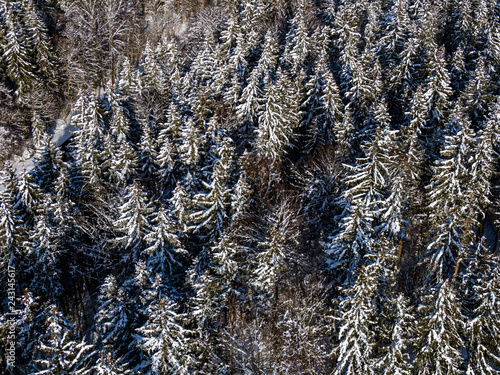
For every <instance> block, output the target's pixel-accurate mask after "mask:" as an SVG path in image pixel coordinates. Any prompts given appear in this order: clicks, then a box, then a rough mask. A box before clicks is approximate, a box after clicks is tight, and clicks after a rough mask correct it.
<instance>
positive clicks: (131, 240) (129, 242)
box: [115, 182, 153, 263]
mask: <svg viewBox="0 0 500 375" xmlns="http://www.w3.org/2000/svg"><path fill="white" fill-rule="evenodd" d="M152 211H153V209H152V207H151V205H150V203H149V201H148V198H147V196H146V194H145V193H144V192H143V190H142V189H141V187H140V185H139V184H138V183H137V182H134V183H133V184H132V185H131V186H129V187H127V189H126V194H125V196H124V197H123V203H122V204H121V206H120V207H119V213H120V217H119V219H118V220H117V221H116V222H115V226H116V229H117V230H118V231H119V232H121V233H122V234H123V236H122V237H119V238H118V239H117V241H118V243H119V244H122V245H123V246H124V249H126V250H128V251H127V252H126V253H125V254H124V256H123V260H132V261H133V262H134V263H135V262H136V261H137V260H138V258H137V257H138V253H139V251H140V250H142V247H143V245H144V237H145V235H146V233H147V230H148V228H149V226H150V216H151V213H152Z"/></svg>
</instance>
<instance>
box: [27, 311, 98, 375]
mask: <svg viewBox="0 0 500 375" xmlns="http://www.w3.org/2000/svg"><path fill="white" fill-rule="evenodd" d="M48 309H49V311H48V313H47V317H46V320H45V325H46V328H47V331H46V333H45V334H44V335H42V336H41V337H40V338H39V342H38V345H37V349H38V355H37V357H38V358H37V359H36V360H35V366H36V368H37V370H38V371H35V372H33V374H40V375H41V374H90V373H91V369H90V366H89V364H90V360H91V358H90V355H91V354H92V352H91V349H92V345H87V344H86V343H85V342H84V341H80V342H79V341H77V340H75V337H74V336H75V334H74V328H73V327H74V326H73V324H71V323H70V322H69V321H68V320H67V319H66V318H64V317H63V315H62V313H61V312H60V311H59V309H58V308H57V307H56V306H54V305H52V306H50V307H49V308H48Z"/></svg>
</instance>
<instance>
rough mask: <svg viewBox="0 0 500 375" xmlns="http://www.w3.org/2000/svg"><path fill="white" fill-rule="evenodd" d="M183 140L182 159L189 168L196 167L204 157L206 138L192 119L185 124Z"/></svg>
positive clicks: (182, 134) (181, 146) (180, 149)
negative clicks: (203, 150)
mask: <svg viewBox="0 0 500 375" xmlns="http://www.w3.org/2000/svg"><path fill="white" fill-rule="evenodd" d="M181 138H182V140H183V141H182V144H181V145H180V147H179V153H180V157H181V159H182V161H183V162H184V163H185V164H186V165H187V166H189V167H194V166H195V165H196V163H198V161H199V160H200V157H201V155H202V150H201V148H202V146H203V144H204V136H203V135H201V129H199V127H198V126H197V125H196V124H195V122H194V121H193V120H192V119H191V118H189V119H188V120H187V121H186V122H185V123H184V126H183V128H182V131H181Z"/></svg>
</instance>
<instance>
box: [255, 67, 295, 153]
mask: <svg viewBox="0 0 500 375" xmlns="http://www.w3.org/2000/svg"><path fill="white" fill-rule="evenodd" d="M278 75H279V79H278V81H277V82H276V84H274V85H272V86H271V87H270V88H269V90H268V92H267V93H266V106H265V110H264V112H263V113H262V115H261V116H260V117H259V128H258V129H257V136H256V140H255V147H256V149H257V150H258V151H259V153H260V154H261V155H262V156H264V157H266V158H270V159H278V158H281V157H283V156H284V155H285V153H286V151H287V148H288V147H289V145H290V142H291V140H292V136H293V131H294V129H295V127H296V126H297V125H298V120H299V118H298V103H297V102H296V98H297V96H296V94H295V93H294V92H293V88H292V87H293V86H292V84H291V82H290V79H289V78H288V76H287V75H286V74H285V73H278Z"/></svg>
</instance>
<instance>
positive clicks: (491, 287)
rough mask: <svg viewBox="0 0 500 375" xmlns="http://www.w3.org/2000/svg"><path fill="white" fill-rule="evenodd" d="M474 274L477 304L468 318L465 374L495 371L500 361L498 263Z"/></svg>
mask: <svg viewBox="0 0 500 375" xmlns="http://www.w3.org/2000/svg"><path fill="white" fill-rule="evenodd" d="M488 271H489V270H488ZM477 276H479V277H478V284H477V285H475V286H474V289H475V294H476V299H477V301H478V303H479V305H478V306H477V308H476V309H475V310H474V318H473V319H472V320H471V321H470V322H468V328H469V332H470V340H469V345H468V349H469V361H468V364H467V372H466V373H467V375H473V374H474V375H475V374H481V375H483V374H484V375H490V374H496V373H497V369H496V368H498V366H499V365H500V353H499V350H498V345H497V343H498V340H499V338H500V329H499V326H498V321H499V319H500V318H499V316H500V304H499V302H498V296H499V295H500V278H499V272H498V266H496V268H495V269H494V270H493V272H492V273H491V274H489V275H488V274H486V273H485V274H482V275H477Z"/></svg>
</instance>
